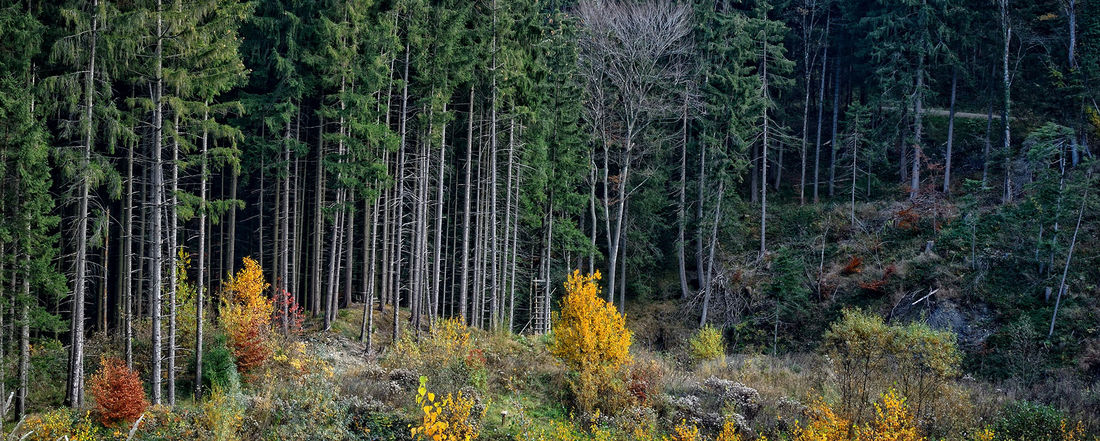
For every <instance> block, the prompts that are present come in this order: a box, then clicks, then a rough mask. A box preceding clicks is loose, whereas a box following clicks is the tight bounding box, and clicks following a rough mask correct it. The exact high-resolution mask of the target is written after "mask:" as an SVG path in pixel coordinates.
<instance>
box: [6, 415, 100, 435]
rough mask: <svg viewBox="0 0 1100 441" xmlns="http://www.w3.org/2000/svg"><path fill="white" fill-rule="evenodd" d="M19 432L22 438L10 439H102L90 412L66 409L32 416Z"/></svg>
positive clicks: (25, 421)
mask: <svg viewBox="0 0 1100 441" xmlns="http://www.w3.org/2000/svg"><path fill="white" fill-rule="evenodd" d="M19 431H20V432H21V433H22V434H23V435H22V437H15V436H14V435H13V436H12V439H19V440H25V441H57V440H59V439H65V440H68V441H94V440H98V439H102V438H103V434H102V433H101V430H100V429H99V427H98V426H96V425H95V423H94V422H93V421H92V418H91V413H90V412H83V413H80V412H74V411H72V410H70V409H68V408H59V409H54V410H51V411H49V412H46V413H42V414H38V415H32V416H29V417H27V419H26V420H24V423H23V425H22V426H21V427H20V429H19Z"/></svg>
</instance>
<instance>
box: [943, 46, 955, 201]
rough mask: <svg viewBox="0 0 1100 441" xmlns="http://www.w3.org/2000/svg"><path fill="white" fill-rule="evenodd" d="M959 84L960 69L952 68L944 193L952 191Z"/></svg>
mask: <svg viewBox="0 0 1100 441" xmlns="http://www.w3.org/2000/svg"><path fill="white" fill-rule="evenodd" d="M958 84H959V68H958V67H952V68H951V110H950V111H949V115H948V117H947V152H946V153H944V166H943V192H944V194H947V193H949V192H950V191H951V150H952V146H953V144H954V142H955V95H956V92H957V90H958Z"/></svg>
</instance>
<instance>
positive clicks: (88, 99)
mask: <svg viewBox="0 0 1100 441" xmlns="http://www.w3.org/2000/svg"><path fill="white" fill-rule="evenodd" d="M90 38H91V43H90V45H91V47H90V49H89V56H88V71H87V72H85V74H84V76H85V80H84V81H85V82H84V121H83V126H84V127H83V129H84V139H83V144H84V145H83V152H82V154H83V156H82V158H81V160H80V168H81V169H80V173H81V177H80V181H81V182H80V208H78V211H77V220H76V221H77V226H76V254H75V255H74V257H73V261H74V262H73V263H74V267H75V268H74V274H73V310H72V318H71V322H72V324H71V327H70V329H71V331H72V332H71V340H72V342H71V344H70V349H69V375H68V377H69V378H68V379H69V381H68V384H67V385H66V387H67V388H66V403H67V404H68V405H69V406H72V407H73V408H80V407H81V406H82V405H83V404H84V292H85V289H86V287H85V284H86V283H87V281H86V277H87V276H86V273H87V265H88V262H87V260H88V257H87V254H88V204H89V199H90V197H91V196H90V194H89V193H90V192H91V181H90V177H89V176H88V174H89V171H88V167H90V164H91V157H92V142H93V127H94V124H93V122H92V118H93V115H92V110H93V109H92V97H93V96H94V95H95V84H94V82H95V73H96V66H95V60H96V43H97V40H98V39H99V0H92V27H91V34H90ZM24 314H25V312H24ZM23 322H24V326H27V325H26V324H25V323H26V319H24V321H23ZM21 380H22V378H21Z"/></svg>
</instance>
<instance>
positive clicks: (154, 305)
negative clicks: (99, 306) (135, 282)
mask: <svg viewBox="0 0 1100 441" xmlns="http://www.w3.org/2000/svg"><path fill="white" fill-rule="evenodd" d="M161 15H162V14H161V0H157V44H156V55H155V60H156V61H155V62H156V78H155V80H156V85H155V92H154V96H153V145H152V147H153V162H152V166H153V206H152V218H153V232H152V236H153V238H152V243H151V244H150V251H149V264H150V273H151V274H150V282H149V283H150V286H149V288H150V292H151V293H152V294H151V295H150V296H149V314H150V315H151V316H152V326H153V330H152V333H153V345H152V372H151V377H152V381H151V383H152V387H151V389H152V392H151V396H152V404H153V405H154V406H155V405H158V404H161V350H162V348H161V335H160V332H161V330H160V327H161V323H160V307H161V306H160V296H161V289H163V287H164V277H163V276H162V272H161V271H162V270H163V268H162V267H163V264H164V262H163V257H162V255H161V252H162V250H163V246H164V244H163V243H162V241H163V239H164V231H163V230H164V223H163V221H164V219H163V216H162V210H164V164H163V160H162V159H161V147H162V143H163V136H164V127H163V124H164V100H163V96H164V78H163V76H162V69H163V61H164V57H163V56H162V50H163V42H164V37H163V35H164V31H163V18H162V16H161Z"/></svg>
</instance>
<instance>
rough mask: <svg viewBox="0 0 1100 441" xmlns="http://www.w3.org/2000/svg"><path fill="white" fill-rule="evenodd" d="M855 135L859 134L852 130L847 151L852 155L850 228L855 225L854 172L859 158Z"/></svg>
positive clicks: (857, 139) (857, 140)
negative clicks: (849, 147)
mask: <svg viewBox="0 0 1100 441" xmlns="http://www.w3.org/2000/svg"><path fill="white" fill-rule="evenodd" d="M857 136H859V134H858V133H856V132H855V131H854V130H853V133H852V140H851V141H849V143H850V145H851V149H850V150H851V151H850V152H849V154H850V155H852V194H851V197H852V201H851V203H852V205H851V207H849V208H850V210H851V213H850V214H851V217H852V228H855V226H856V173H857V170H859V169H858V167H856V165H857V162H856V161H857V158H859V138H856V137H857Z"/></svg>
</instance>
